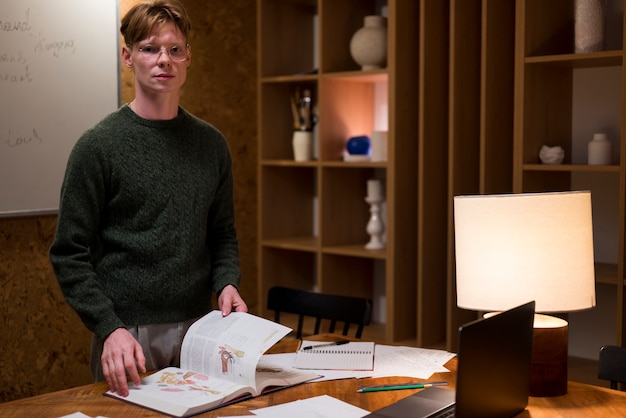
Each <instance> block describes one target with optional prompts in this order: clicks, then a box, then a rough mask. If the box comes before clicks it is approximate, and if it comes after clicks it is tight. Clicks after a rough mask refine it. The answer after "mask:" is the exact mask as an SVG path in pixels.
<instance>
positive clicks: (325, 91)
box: [318, 77, 392, 161]
mask: <svg viewBox="0 0 626 418" xmlns="http://www.w3.org/2000/svg"><path fill="white" fill-rule="evenodd" d="M355 80H359V81H360V82H355ZM319 99H320V106H319V107H320V115H319V116H320V123H319V127H318V129H319V137H320V138H321V140H320V150H319V151H320V154H319V155H320V160H321V161H341V160H342V156H343V153H344V150H345V146H346V142H347V141H348V139H350V137H352V136H357V135H368V136H369V135H371V133H372V131H373V130H374V120H375V82H372V81H370V79H368V78H366V77H364V78H361V79H354V78H341V77H339V78H337V77H328V78H323V79H322V80H320V92H319ZM388 140H389V141H392V138H389V139H388Z"/></svg>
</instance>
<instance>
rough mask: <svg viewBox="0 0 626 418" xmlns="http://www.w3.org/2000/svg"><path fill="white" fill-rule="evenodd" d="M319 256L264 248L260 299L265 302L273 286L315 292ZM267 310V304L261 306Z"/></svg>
mask: <svg viewBox="0 0 626 418" xmlns="http://www.w3.org/2000/svg"><path fill="white" fill-rule="evenodd" d="M317 264H318V256H317V254H316V253H314V252H308V251H294V250H285V249H279V248H270V247H262V248H261V263H260V271H261V274H262V275H263V277H265V280H263V281H261V282H259V294H260V299H261V300H263V301H265V300H266V298H267V292H268V291H269V289H270V287H272V286H286V287H294V288H298V289H305V290H314V289H315V288H316V286H317ZM261 309H263V310H264V309H265V303H262V304H261Z"/></svg>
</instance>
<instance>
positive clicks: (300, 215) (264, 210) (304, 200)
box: [259, 166, 317, 241]
mask: <svg viewBox="0 0 626 418" xmlns="http://www.w3.org/2000/svg"><path fill="white" fill-rule="evenodd" d="M316 177H317V170H316V169H315V168H314V167H299V166H293V167H282V166H263V167H261V185H262V187H261V190H263V198H262V199H259V202H260V211H261V219H260V225H261V231H260V240H261V241H264V240H269V239H272V240H273V239H277V238H293V237H302V236H315V235H317V232H316V231H315V219H314V218H315V212H316V207H315V206H316V204H317V203H316V196H317V188H316V187H317V178H316Z"/></svg>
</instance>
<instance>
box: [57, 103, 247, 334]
mask: <svg viewBox="0 0 626 418" xmlns="http://www.w3.org/2000/svg"><path fill="white" fill-rule="evenodd" d="M50 260H51V262H52V265H53V266H54V270H55V273H56V275H57V278H58V280H59V284H60V285H61V289H62V290H63V293H64V295H65V298H66V299H67V301H68V303H69V304H70V305H71V306H72V307H73V308H74V309H75V310H76V312H77V313H78V314H79V315H80V317H81V319H82V320H83V322H84V323H85V325H86V326H87V327H88V328H89V329H90V330H92V331H93V332H94V333H95V334H96V336H98V337H100V338H103V337H106V336H107V335H108V334H109V333H111V332H112V331H113V330H115V329H116V328H119V327H122V326H125V325H139V324H153V323H171V322H178V321H183V320H187V319H190V318H193V317H196V316H200V315H203V314H204V313H206V312H208V311H209V310H210V309H211V294H212V291H219V290H221V289H222V288H223V287H224V286H226V285H228V284H232V285H234V286H238V284H239V279H240V271H239V255H238V247H237V237H236V232H235V226H234V209H233V178H232V160H231V156H230V152H229V149H228V145H227V143H226V140H225V139H224V137H223V136H222V135H221V133H220V132H219V131H217V130H216V129H215V128H214V127H212V126H211V125H209V124H208V123H206V122H204V121H202V120H200V119H198V118H196V117H194V116H193V115H191V114H189V113H188V112H186V111H185V110H184V109H182V108H179V114H178V117H177V118H176V119H173V120H169V121H151V120H146V119H142V118H140V117H139V116H137V115H136V114H135V113H134V112H133V111H132V110H131V109H130V108H129V107H128V106H122V107H121V108H120V109H118V110H117V111H115V112H113V113H112V114H110V115H109V116H107V117H106V118H104V119H103V120H102V121H101V122H99V123H98V124H97V125H95V126H94V127H93V128H91V129H90V130H88V131H87V132H86V133H85V134H84V135H83V136H82V137H81V138H80V139H79V140H78V142H77V143H76V145H75V147H74V149H73V151H72V153H71V155H70V158H69V161H68V164H67V169H66V173H65V178H64V181H63V186H62V190H61V203H60V209H59V219H58V225H57V231H56V237H55V239H54V242H53V244H52V247H51V249H50Z"/></svg>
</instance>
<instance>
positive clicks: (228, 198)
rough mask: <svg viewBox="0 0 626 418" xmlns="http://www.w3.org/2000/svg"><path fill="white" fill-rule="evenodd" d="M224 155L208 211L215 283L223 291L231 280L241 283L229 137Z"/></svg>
mask: <svg viewBox="0 0 626 418" xmlns="http://www.w3.org/2000/svg"><path fill="white" fill-rule="evenodd" d="M224 145H225V146H224V148H223V151H222V152H223V153H222V156H221V160H222V162H223V164H222V165H221V169H220V182H219V185H218V188H217V191H216V194H215V199H214V201H213V204H212V206H211V210H210V212H209V215H208V223H207V225H208V226H207V228H208V231H207V241H208V242H207V245H208V246H209V249H210V253H211V283H212V286H213V290H214V291H215V292H216V293H218V294H219V292H220V291H221V290H222V289H223V288H224V287H225V286H227V285H229V284H231V285H233V286H235V287H237V288H238V287H239V282H240V279H241V273H240V268H239V247H238V240H237V232H236V229H235V209H234V202H233V187H234V186H233V174H232V157H231V154H230V151H229V149H228V146H227V144H226V141H225V140H224Z"/></svg>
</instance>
